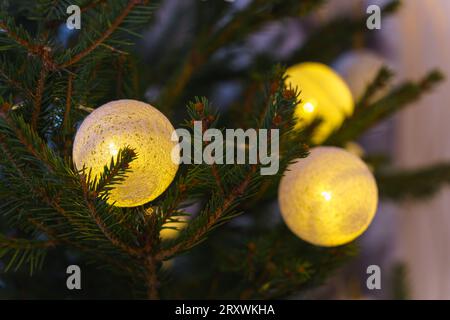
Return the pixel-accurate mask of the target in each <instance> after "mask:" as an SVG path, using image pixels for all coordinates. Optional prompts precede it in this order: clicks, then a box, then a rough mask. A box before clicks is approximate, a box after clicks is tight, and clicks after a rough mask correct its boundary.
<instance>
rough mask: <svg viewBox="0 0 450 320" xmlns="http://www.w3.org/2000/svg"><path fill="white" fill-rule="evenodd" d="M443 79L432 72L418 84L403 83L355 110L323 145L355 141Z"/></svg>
mask: <svg viewBox="0 0 450 320" xmlns="http://www.w3.org/2000/svg"><path fill="white" fill-rule="evenodd" d="M443 78H444V77H443V75H442V74H441V73H440V72H439V71H432V72H430V73H429V74H428V75H427V76H425V77H424V78H423V79H422V80H421V81H419V82H418V83H413V82H408V83H405V84H403V85H401V86H400V87H398V88H397V89H394V90H393V91H392V92H391V93H389V94H388V95H387V96H385V97H384V98H382V99H380V100H378V101H376V102H374V103H373V104H372V105H369V106H367V107H365V108H357V109H356V110H355V113H354V114H353V115H352V116H351V117H349V118H347V119H346V120H345V121H344V123H343V125H342V126H341V127H340V128H339V129H338V130H337V131H336V132H335V133H334V134H332V135H331V136H330V137H329V138H328V140H327V141H325V142H324V145H338V146H341V145H344V144H345V143H347V142H348V141H351V140H354V139H356V138H357V137H359V136H360V135H361V134H362V133H364V132H365V131H366V130H368V129H370V128H371V127H372V126H374V125H375V124H377V123H379V122H380V121H382V120H383V119H386V118H387V117H389V116H390V115H392V114H394V113H395V112H397V111H399V110H401V109H402V108H404V107H406V106H408V105H409V104H410V103H412V102H414V101H416V100H417V99H419V98H420V97H421V96H422V95H423V94H425V93H426V92H428V91H430V90H431V89H433V88H434V87H435V85H436V84H438V83H439V82H441V81H442V80H443Z"/></svg>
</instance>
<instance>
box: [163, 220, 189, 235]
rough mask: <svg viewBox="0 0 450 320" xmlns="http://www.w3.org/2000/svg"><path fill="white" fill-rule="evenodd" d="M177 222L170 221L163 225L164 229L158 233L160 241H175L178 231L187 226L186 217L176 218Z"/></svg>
mask: <svg viewBox="0 0 450 320" xmlns="http://www.w3.org/2000/svg"><path fill="white" fill-rule="evenodd" d="M177 220H178V221H171V222H168V223H165V224H164V228H163V229H162V230H161V232H160V233H159V235H160V237H161V239H163V240H172V239H175V238H177V237H178V236H179V234H180V231H181V230H183V229H184V228H186V226H187V224H188V217H187V216H179V217H177ZM173 228H175V229H173Z"/></svg>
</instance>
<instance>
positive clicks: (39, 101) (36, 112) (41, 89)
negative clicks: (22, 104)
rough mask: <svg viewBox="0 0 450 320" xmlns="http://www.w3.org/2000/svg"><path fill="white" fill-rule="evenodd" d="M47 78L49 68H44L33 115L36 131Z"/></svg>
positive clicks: (38, 85) (32, 121) (40, 77)
mask: <svg viewBox="0 0 450 320" xmlns="http://www.w3.org/2000/svg"><path fill="white" fill-rule="evenodd" d="M46 77H47V68H46V67H45V66H42V69H41V73H40V75H39V80H38V83H37V87H36V93H35V94H34V110H33V113H32V115H31V127H32V128H33V129H34V130H36V128H37V121H38V119H39V115H40V114H41V109H42V97H43V95H44V89H45V78H46Z"/></svg>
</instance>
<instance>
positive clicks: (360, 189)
mask: <svg viewBox="0 0 450 320" xmlns="http://www.w3.org/2000/svg"><path fill="white" fill-rule="evenodd" d="M278 198H279V205H280V210H281V214H282V217H283V219H284V221H285V222H286V224H287V226H288V227H289V228H290V229H291V230H292V232H293V233H295V234H296V235H297V236H298V237H299V238H301V239H303V240H305V241H307V242H310V243H312V244H315V245H318V246H326V247H330V246H338V245H342V244H346V243H348V242H350V241H352V240H354V239H356V238H357V237H358V236H359V235H361V234H362V233H363V232H364V231H365V230H366V229H367V228H368V226H369V225H370V223H371V221H372V219H373V217H374V216H375V212H376V209H377V203H378V189H377V185H376V182H375V179H374V177H373V175H372V173H371V172H370V170H369V169H368V167H367V165H366V164H365V163H364V162H363V161H362V160H361V159H359V158H358V157H357V156H355V155H353V154H351V153H349V152H347V151H345V150H343V149H340V148H335V147H317V148H313V149H312V150H311V153H310V155H309V156H308V157H307V158H305V159H299V160H298V161H297V162H295V163H293V164H292V165H290V166H289V167H288V170H287V171H286V173H285V175H284V177H283V178H282V179H281V182H280V186H279V192H278Z"/></svg>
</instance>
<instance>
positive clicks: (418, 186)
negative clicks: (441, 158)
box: [376, 163, 450, 200]
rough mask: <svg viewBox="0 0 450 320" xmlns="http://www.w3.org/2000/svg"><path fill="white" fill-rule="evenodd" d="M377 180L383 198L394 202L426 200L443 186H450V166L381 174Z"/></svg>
mask: <svg viewBox="0 0 450 320" xmlns="http://www.w3.org/2000/svg"><path fill="white" fill-rule="evenodd" d="M376 179H377V183H378V186H379V189H380V195H381V196H382V197H385V198H389V199H394V200H403V199H413V198H416V199H420V198H425V197H429V196H431V195H433V194H435V193H436V192H437V191H438V190H440V188H441V187H442V186H443V185H446V184H450V164H448V163H446V164H438V165H435V166H431V167H428V168H419V169H415V170H402V171H394V172H379V173H377V174H376Z"/></svg>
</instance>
